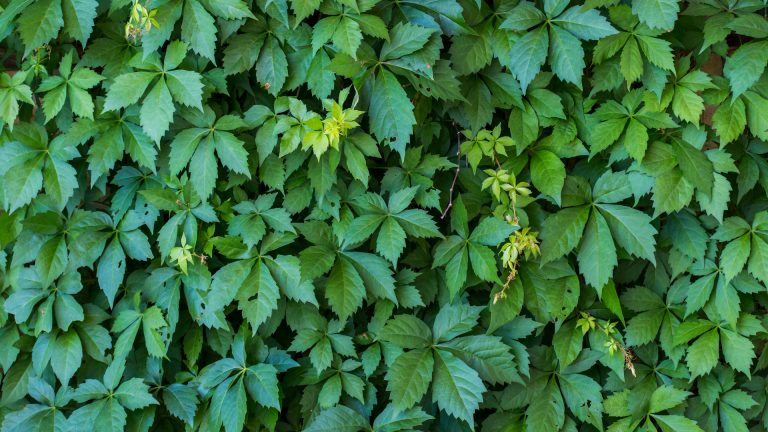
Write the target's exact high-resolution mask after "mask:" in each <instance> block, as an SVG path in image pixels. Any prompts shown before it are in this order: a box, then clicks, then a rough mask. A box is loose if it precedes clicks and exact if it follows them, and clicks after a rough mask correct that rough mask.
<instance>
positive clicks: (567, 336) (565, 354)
mask: <svg viewBox="0 0 768 432" xmlns="http://www.w3.org/2000/svg"><path fill="white" fill-rule="evenodd" d="M583 339H584V333H583V332H582V331H581V328H580V327H577V326H576V321H574V320H570V321H568V322H566V323H565V324H563V325H562V326H561V327H560V328H559V329H558V330H557V332H555V335H554V336H553V338H552V346H553V347H554V349H555V354H556V355H557V358H558V359H559V360H560V369H561V370H562V369H565V368H566V367H567V366H568V365H569V364H571V363H573V361H574V360H576V357H578V356H579V353H581V348H582V340H583Z"/></svg>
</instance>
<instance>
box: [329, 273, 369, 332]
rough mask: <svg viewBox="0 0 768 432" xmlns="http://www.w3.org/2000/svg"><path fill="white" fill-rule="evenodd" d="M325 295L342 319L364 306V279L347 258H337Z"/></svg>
mask: <svg viewBox="0 0 768 432" xmlns="http://www.w3.org/2000/svg"><path fill="white" fill-rule="evenodd" d="M325 297H326V298H327V299H328V304H329V305H330V306H331V308H332V309H333V311H334V312H336V314H337V315H338V316H339V319H341V320H342V321H345V320H346V319H347V318H348V317H349V316H350V315H351V314H352V313H353V312H354V311H356V310H357V309H358V308H359V307H360V306H362V304H363V299H364V298H365V287H364V286H363V280H362V279H361V278H360V275H359V274H358V273H357V271H355V268H354V267H353V266H352V264H351V263H350V262H349V261H347V260H346V259H343V258H342V259H339V260H337V261H336V265H334V266H333V269H332V270H331V274H330V275H329V276H328V281H327V282H326V285H325Z"/></svg>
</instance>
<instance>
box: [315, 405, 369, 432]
mask: <svg viewBox="0 0 768 432" xmlns="http://www.w3.org/2000/svg"><path fill="white" fill-rule="evenodd" d="M366 428H368V422H367V421H366V420H365V419H364V418H363V416H361V415H360V414H358V413H357V412H356V411H354V410H352V409H350V408H347V407H345V406H343V405H339V406H335V407H332V408H328V409H325V410H323V411H321V412H320V414H318V415H317V417H315V418H314V420H312V423H310V424H309V425H308V426H307V428H306V429H304V431H305V432H358V431H360V430H363V429H366Z"/></svg>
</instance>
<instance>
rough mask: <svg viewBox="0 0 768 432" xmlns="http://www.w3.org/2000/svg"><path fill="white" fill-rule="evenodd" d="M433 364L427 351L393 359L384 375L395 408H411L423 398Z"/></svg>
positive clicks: (432, 359) (429, 381) (412, 352)
mask: <svg viewBox="0 0 768 432" xmlns="http://www.w3.org/2000/svg"><path fill="white" fill-rule="evenodd" d="M457 361H458V360H457ZM434 363H435V360H434V358H433V356H432V351H431V350H429V349H418V350H413V351H408V352H406V353H403V354H400V356H398V357H397V358H396V359H395V361H394V362H393V363H392V365H391V366H390V367H389V369H388V370H387V375H386V378H387V390H388V391H389V392H390V395H391V397H392V404H393V405H394V406H395V408H397V409H399V410H405V409H408V408H411V407H412V406H413V405H414V404H416V403H417V402H419V401H420V400H421V399H422V398H423V397H424V395H425V394H426V393H427V389H428V388H429V384H430V383H431V382H432V371H433V367H434ZM478 379H479V378H478Z"/></svg>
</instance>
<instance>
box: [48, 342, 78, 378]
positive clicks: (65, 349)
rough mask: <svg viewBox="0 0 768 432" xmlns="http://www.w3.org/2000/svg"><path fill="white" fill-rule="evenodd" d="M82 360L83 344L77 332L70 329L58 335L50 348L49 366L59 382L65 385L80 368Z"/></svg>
mask: <svg viewBox="0 0 768 432" xmlns="http://www.w3.org/2000/svg"><path fill="white" fill-rule="evenodd" d="M82 361H83V346H82V343H81V342H80V336H78V334H77V332H75V331H74V330H70V331H68V332H66V333H63V334H61V335H59V337H57V338H56V342H55V343H54V346H53V348H52V356H51V367H52V368H53V372H54V373H55V374H56V378H58V379H59V382H61V383H62V384H64V385H67V384H68V383H69V380H70V379H72V376H73V375H74V374H75V372H77V370H78V369H79V368H80V365H81V363H82Z"/></svg>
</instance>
